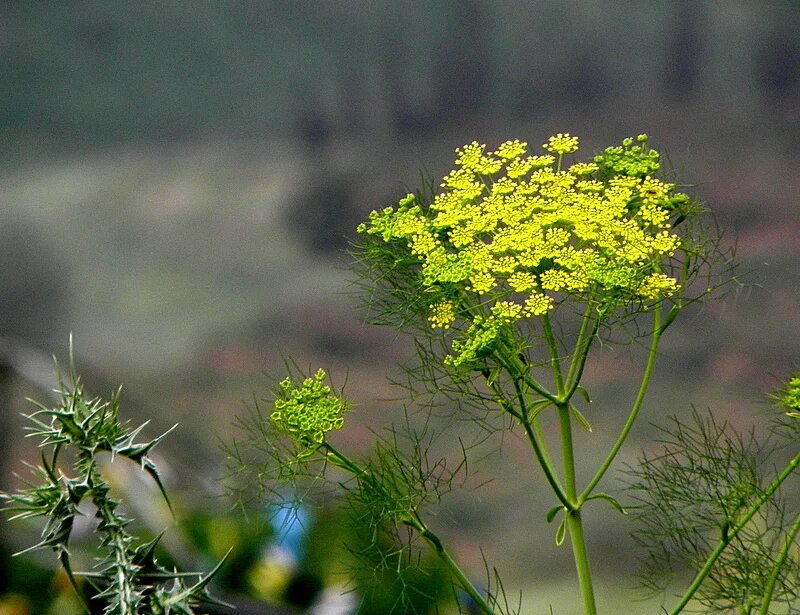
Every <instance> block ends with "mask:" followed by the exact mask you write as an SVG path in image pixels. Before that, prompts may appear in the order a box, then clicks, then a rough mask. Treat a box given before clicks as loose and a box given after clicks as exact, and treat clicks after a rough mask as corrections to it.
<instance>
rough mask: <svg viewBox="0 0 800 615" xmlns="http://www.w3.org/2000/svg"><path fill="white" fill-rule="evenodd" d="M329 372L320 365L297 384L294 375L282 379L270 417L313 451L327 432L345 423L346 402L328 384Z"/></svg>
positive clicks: (277, 425)
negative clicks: (315, 371) (310, 375)
mask: <svg viewBox="0 0 800 615" xmlns="http://www.w3.org/2000/svg"><path fill="white" fill-rule="evenodd" d="M326 377H327V375H326V374H325V371H324V370H322V369H320V370H317V373H316V374H314V375H313V376H312V377H309V378H305V379H304V380H303V382H302V383H301V384H300V385H299V386H298V384H297V383H296V382H295V381H294V380H293V379H292V378H286V379H285V380H284V381H283V382H281V383H280V391H279V394H278V397H277V399H276V400H275V405H274V411H273V412H272V414H270V417H269V418H270V421H271V422H272V424H273V425H275V426H276V427H277V428H278V429H280V430H281V431H283V432H284V433H286V434H288V435H289V436H291V437H292V438H293V439H294V440H295V442H296V443H297V444H298V445H299V446H301V447H303V448H307V449H309V450H311V451H313V450H314V449H316V448H317V447H318V446H319V445H320V444H322V442H323V441H324V440H325V434H326V433H328V432H329V431H332V430H334V429H341V428H342V427H343V425H344V411H345V402H344V401H343V400H342V399H341V398H340V397H337V396H336V395H334V393H333V392H332V391H331V388H330V387H329V386H328V385H326V384H325V379H326Z"/></svg>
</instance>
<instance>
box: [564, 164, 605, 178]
mask: <svg viewBox="0 0 800 615" xmlns="http://www.w3.org/2000/svg"><path fill="white" fill-rule="evenodd" d="M598 169H599V167H598V166H597V165H596V164H595V163H593V162H576V163H575V164H573V165H572V166H571V167H570V168H569V172H570V173H572V174H573V175H577V176H578V177H582V176H584V175H591V174H592V173H595V172H597V170H598Z"/></svg>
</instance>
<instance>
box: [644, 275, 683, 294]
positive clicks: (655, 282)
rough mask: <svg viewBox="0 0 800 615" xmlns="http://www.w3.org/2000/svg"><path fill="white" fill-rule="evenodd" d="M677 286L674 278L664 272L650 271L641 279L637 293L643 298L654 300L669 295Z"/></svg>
mask: <svg viewBox="0 0 800 615" xmlns="http://www.w3.org/2000/svg"><path fill="white" fill-rule="evenodd" d="M677 287H678V283H677V281H676V280H675V278H671V277H669V276H668V275H666V274H664V273H651V274H650V275H648V276H647V277H646V278H645V279H644V280H642V284H641V286H639V291H638V294H639V296H640V297H642V298H643V299H648V300H650V301H655V300H657V299H661V298H662V297H669V296H670V295H671V294H673V293H674V292H675V290H676V289H677Z"/></svg>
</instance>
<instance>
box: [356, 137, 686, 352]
mask: <svg viewBox="0 0 800 615" xmlns="http://www.w3.org/2000/svg"><path fill="white" fill-rule="evenodd" d="M646 140H647V138H646V136H644V135H640V136H639V137H638V138H637V139H636V142H635V144H634V140H633V139H626V140H625V141H624V142H623V145H622V147H613V148H608V149H607V150H606V151H605V152H604V153H603V154H601V155H599V156H597V157H595V159H594V160H593V161H592V162H578V163H576V164H573V165H572V166H570V167H569V168H567V169H566V170H561V168H562V167H561V162H562V159H563V156H564V155H565V154H571V153H573V152H575V151H577V149H578V139H577V137H574V136H570V135H569V134H557V135H555V136H553V137H550V139H549V140H548V141H547V143H545V144H544V146H543V148H544V149H545V150H546V151H547V152H548V153H547V154H544V155H527V143H524V142H521V141H519V140H513V141H506V142H505V143H502V144H501V145H500V146H499V147H498V148H497V149H496V150H495V151H492V152H487V148H486V145H483V144H480V143H478V142H475V141H474V142H472V143H470V144H468V145H465V146H464V147H462V148H458V149H457V150H456V160H455V164H456V168H455V169H454V170H453V171H451V172H450V173H449V174H448V175H447V176H445V177H444V179H443V181H442V184H441V187H442V189H443V190H442V191H441V192H440V193H439V194H437V195H436V196H435V198H434V199H433V202H432V203H431V204H430V205H427V206H423V205H421V204H420V203H418V202H417V199H416V197H415V196H414V195H411V194H410V195H408V196H407V197H406V198H404V199H402V200H401V201H400V203H399V206H398V207H397V208H396V209H394V208H386V209H384V210H382V211H374V212H372V213H371V214H370V218H369V223H368V224H362V225H360V226H359V229H358V230H359V232H361V233H365V234H369V235H378V236H380V237H381V238H382V239H383V241H385V242H396V243H397V244H398V245H401V246H407V248H408V249H409V251H410V252H411V255H413V257H414V258H413V259H411V260H412V261H413V263H414V264H413V265H412V267H414V268H415V270H416V271H417V272H418V275H420V276H421V278H420V279H421V281H422V283H423V285H424V287H425V288H426V289H428V290H430V291H432V292H434V293H439V294H438V295H435V296H437V297H441V299H442V300H441V301H437V302H435V303H433V304H431V305H430V312H429V320H430V322H431V324H432V326H433V327H442V328H447V327H450V326H451V325H452V324H453V323H454V322H455V320H456V318H457V316H458V314H457V309H456V307H455V305H463V302H461V301H460V300H459V301H456V302H455V304H454V303H453V302H452V301H450V299H453V298H456V297H460V298H463V297H464V296H466V297H467V299H468V301H467V304H468V305H474V306H476V309H475V310H472V311H471V312H470V314H472V316H467V314H466V313H465V314H461V315H462V316H465V317H467V319H468V320H469V321H470V322H472V323H473V324H474V322H475V321H474V318H475V316H476V315H477V314H482V318H483V319H484V320H483V321H482V323H483V324H482V325H481V327H480V330H481V332H482V335H483V337H484V338H486V336H487V335H489V336H490V337H491V334H492V332H493V331H494V327H493V326H490V323H491V322H493V321H499V322H506V323H508V322H515V321H516V320H519V319H521V318H526V317H531V316H537V315H541V314H544V313H546V312H547V311H549V310H551V309H553V307H554V305H555V304H556V300H557V299H559V298H561V297H563V296H564V295H565V294H570V295H579V296H580V295H586V294H588V293H593V294H594V295H595V296H598V295H605V296H607V297H609V298H611V299H613V300H614V301H637V302H638V301H657V300H660V299H662V298H664V297H668V296H670V295H671V294H672V293H674V292H675V291H676V288H677V282H676V280H675V279H674V278H671V277H669V276H667V275H666V274H664V273H663V272H662V271H661V269H662V262H663V261H664V259H665V258H667V257H669V256H671V255H672V254H673V253H674V252H675V250H676V249H677V248H678V247H679V239H678V237H677V236H676V235H674V234H673V233H672V232H671V225H670V222H669V220H670V216H671V211H672V210H673V209H674V207H675V203H678V202H683V201H684V200H685V199H686V196H685V195H681V194H673V191H674V186H673V185H671V184H666V183H664V182H662V181H661V180H659V179H657V178H655V177H654V176H653V175H652V174H653V173H654V172H655V171H657V170H658V166H659V164H658V154H657V152H654V151H653V150H649V149H647V147H646ZM503 171H505V172H503Z"/></svg>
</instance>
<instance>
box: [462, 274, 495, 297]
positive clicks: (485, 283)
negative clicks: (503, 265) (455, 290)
mask: <svg viewBox="0 0 800 615" xmlns="http://www.w3.org/2000/svg"><path fill="white" fill-rule="evenodd" d="M496 283H497V280H496V279H495V277H494V276H493V275H492V274H491V273H489V272H488V271H480V272H477V273H473V274H472V275H471V276H470V278H469V286H467V290H470V291H472V292H474V293H478V294H480V295H483V294H486V293H488V292H489V291H490V290H492V289H493V288H494V285H495V284H496Z"/></svg>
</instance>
